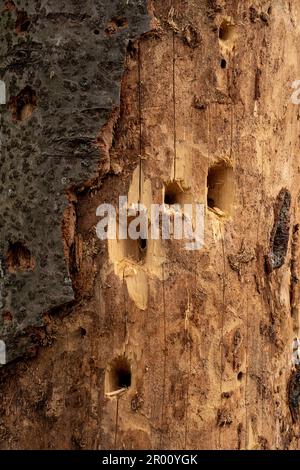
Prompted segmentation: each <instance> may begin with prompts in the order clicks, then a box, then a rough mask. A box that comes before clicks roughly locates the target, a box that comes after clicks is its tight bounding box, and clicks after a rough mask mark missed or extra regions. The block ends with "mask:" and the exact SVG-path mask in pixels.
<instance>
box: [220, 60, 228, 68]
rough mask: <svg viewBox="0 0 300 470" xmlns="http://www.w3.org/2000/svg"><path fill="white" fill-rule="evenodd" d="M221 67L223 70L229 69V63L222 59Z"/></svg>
mask: <svg viewBox="0 0 300 470" xmlns="http://www.w3.org/2000/svg"><path fill="white" fill-rule="evenodd" d="M220 66H221V69H226V67H227V62H226V60H225V59H222V60H221V63H220Z"/></svg>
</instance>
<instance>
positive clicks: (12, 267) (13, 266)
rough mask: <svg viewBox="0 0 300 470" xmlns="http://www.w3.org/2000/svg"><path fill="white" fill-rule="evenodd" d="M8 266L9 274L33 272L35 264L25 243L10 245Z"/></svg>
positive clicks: (7, 258)
mask: <svg viewBox="0 0 300 470" xmlns="http://www.w3.org/2000/svg"><path fill="white" fill-rule="evenodd" d="M6 265H7V269H8V271H9V272H17V271H33V269H34V267H35V262H34V259H33V257H32V255H31V252H30V250H28V248H27V247H26V246H25V245H24V244H23V243H21V242H15V243H10V244H9V247H8V250H7V254H6Z"/></svg>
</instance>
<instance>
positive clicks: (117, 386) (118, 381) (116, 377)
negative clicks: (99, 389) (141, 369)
mask: <svg viewBox="0 0 300 470" xmlns="http://www.w3.org/2000/svg"><path fill="white" fill-rule="evenodd" d="M130 386H131V366H130V363H129V361H128V360H127V358H126V357H117V358H116V359H114V360H113V361H112V363H111V364H110V366H109V367H108V369H107V371H106V393H112V392H117V391H118V390H121V389H124V388H129V387H130Z"/></svg>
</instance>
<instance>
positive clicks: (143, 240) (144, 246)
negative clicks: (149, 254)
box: [139, 238, 147, 251]
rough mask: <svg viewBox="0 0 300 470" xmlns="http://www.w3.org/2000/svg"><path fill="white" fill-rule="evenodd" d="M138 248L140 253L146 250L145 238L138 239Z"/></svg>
mask: <svg viewBox="0 0 300 470" xmlns="http://www.w3.org/2000/svg"><path fill="white" fill-rule="evenodd" d="M139 248H140V250H141V251H145V250H146V248H147V239H146V238H139Z"/></svg>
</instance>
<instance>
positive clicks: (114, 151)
mask: <svg viewBox="0 0 300 470" xmlns="http://www.w3.org/2000/svg"><path fill="white" fill-rule="evenodd" d="M83 3H84V6H83ZM58 4H59V6H58ZM108 4H109V8H108ZM271 4H272V5H271ZM28 5H30V6H28ZM67 5H69V6H68V7H64V8H62V7H61V5H60V2H55V1H50V0H48V1H39V2H38V1H36V2H34V1H31V2H25V1H24V2H22V1H16V2H15V6H12V2H7V4H6V9H5V8H4V7H3V9H2V15H1V34H2V35H3V41H2V42H1V51H2V53H1V54H3V56H5V58H6V59H7V62H6V65H5V68H3V69H1V70H2V79H3V80H4V81H5V82H6V83H7V86H8V89H9V103H10V104H9V106H8V107H7V108H6V111H5V110H4V109H2V114H1V115H2V139H3V141H2V154H1V159H2V161H1V177H2V183H1V184H2V185H1V191H2V193H3V196H2V194H1V205H2V219H1V230H3V234H2V235H1V237H2V238H1V243H2V246H1V249H2V252H3V266H5V269H4V268H3V270H4V273H3V274H4V279H3V285H4V287H3V291H2V292H3V302H5V305H4V308H3V317H2V318H3V324H2V331H3V335H4V336H5V335H6V336H5V339H7V340H8V342H9V345H10V348H11V349H10V354H11V358H15V357H17V356H20V354H22V352H23V351H27V352H28V348H29V352H30V351H32V347H30V344H31V342H32V343H33V344H34V345H35V344H37V343H38V344H42V345H43V347H41V348H39V350H38V353H37V356H36V357H34V358H31V359H28V358H27V359H24V358H23V359H21V360H18V362H14V363H11V364H10V365H7V366H5V367H4V368H3V370H2V371H1V395H2V401H1V405H0V407H1V425H0V439H1V448H2V449H8V448H22V449H25V448H38V449H48V448H65V449H70V448H72V449H86V448H93V449H96V448H100V449H107V448H121V449H123V448H127V449H136V448H154V449H156V448H172V449H177V448H178V449H180V448H183V447H184V448H187V449H193V448H198V449H245V448H246V449H268V448H271V449H276V448H278V449H287V448H289V449H294V448H298V447H299V442H298V439H299V438H298V435H299V422H298V417H299V411H298V399H299V395H300V391H299V387H300V386H299V371H294V370H293V367H292V363H291V354H292V343H293V338H294V337H295V336H298V329H299V318H298V317H299V312H298V310H299V287H298V284H297V280H298V276H299V269H300V267H299V236H298V228H299V227H298V224H299V210H298V200H299V182H300V176H299V175H300V172H299V170H300V167H299V161H298V152H299V108H298V107H297V106H295V105H293V104H292V103H291V101H290V95H291V93H292V91H293V90H292V89H291V83H292V82H293V81H294V80H296V79H298V78H300V77H299V75H300V70H299V64H298V59H297V56H298V49H297V48H298V44H299V36H300V29H299V24H300V6H299V5H298V4H297V2H289V1H287V0H274V1H272V2H270V1H267V0H266V1H261V0H256V1H255V0H251V1H249V0H243V1H237V0H228V1H225V0H224V1H222V0H202V1H200V0H197V1H196V0H189V1H184V0H173V1H170V0H163V1H162V0H154V1H153V2H151V3H150V2H149V4H148V5H146V2H142V1H140V2H138V1H132V2H131V1H129V2H126V1H124V2H122V1H121V0H120V1H116V2H107V1H100V0H99V1H96V0H95V1H90V2H79V1H75V0H74V1H73V2H71V1H70V2H67ZM70 5H72V7H71V6H70ZM126 5H127V6H126ZM125 7H126V8H127V9H125V10H124V8H125ZM146 7H147V8H148V11H147V8H146ZM120 9H121V10H120ZM63 11H64V14H62V12H63ZM20 12H26V15H27V16H26V18H27V17H28V18H29V21H30V24H29V26H28V28H25V29H26V31H25V32H24V31H22V27H21V26H20V24H19V23H20V22H21V23H22V21H21V20H20ZM22 15H24V13H22ZM18 18H19V23H18ZM23 18H24V16H23ZM150 21H151V24H150ZM20 28H21V31H20ZM23 29H24V26H23ZM51 31H52V32H51ZM96 31H98V32H96ZM18 35H19V36H18ZM137 36H139V37H137ZM134 37H135V38H136V39H134ZM128 38H131V39H132V40H131V41H130V42H129V43H128V41H127V53H126V62H125V66H124V64H123V59H124V56H125V45H126V40H128ZM24 42H25V43H24ZM25 44H27V46H25ZM104 45H106V46H104ZM97 47H99V49H97ZM101 47H104V49H105V47H106V49H105V51H106V53H107V55H105V53H104V52H102V49H101ZM53 48H54V49H53ZM102 54H103V55H102ZM52 61H54V63H53V64H52ZM114 73H116V76H114ZM121 77H122V86H121V99H120V105H119V106H118V81H119V80H120V79H121ZM65 82H68V83H67V84H65ZM112 82H113V88H114V87H115V88H114V92H112V90H111V88H110V87H111V86H112ZM87 83H88V84H87ZM69 85H70V86H72V87H73V86H74V87H76V93H75V97H74V94H73V93H74V92H75V91H74V92H73V91H72V89H71V91H69V90H70V89H69V88H68V87H69ZM26 87H30V88H26ZM86 87H88V89H87V88H86ZM74 90H75V88H74ZM71 92H72V93H71ZM20 93H22V94H21V95H20V96H21V98H20V96H19V94H20ZM71 95H72V101H71ZM18 96H19V102H20V99H21V103H23V105H22V106H21V107H20V106H18ZM106 100H107V101H106ZM24 106H25V109H22V108H24ZM99 108H101V109H99ZM103 109H104V110H103ZM97 136H98V140H97ZM94 145H95V147H94ZM82 146H83V148H82ZM97 147H98V148H97ZM92 149H93V150H92ZM99 154H100V155H99ZM56 157H57V158H56ZM69 157H70V163H67V161H66V162H65V160H63V163H62V159H68V158H69ZM84 162H87V167H86V169H84V170H82V168H85V163H84ZM24 165H25V166H26V165H27V166H29V168H30V170H29V169H28V170H26V171H28V174H29V175H30V178H31V179H30V180H29V181H28V176H26V173H25V170H24ZM61 178H69V180H68V182H69V184H64V185H63V186H61ZM64 181H65V180H64ZM174 181H175V182H177V183H178V184H177V186H176V185H175V186H174V185H173V186H172V197H173V196H174V192H175V196H176V188H180V197H184V198H185V200H186V201H194V202H196V201H198V202H203V203H205V204H206V203H207V207H206V211H205V246H204V248H203V249H201V250H199V251H195V252H188V251H186V250H185V248H184V243H183V242H181V241H174V240H170V241H148V244H147V249H146V252H143V253H142V254H140V253H139V251H136V246H133V245H132V244H127V243H126V242H117V241H115V242H113V241H110V242H109V243H107V242H101V241H100V240H99V239H98V238H97V237H96V233H95V226H96V224H97V222H98V218H97V217H96V208H97V207H98V206H99V204H101V203H102V202H110V203H113V204H115V205H116V206H117V205H118V196H119V195H127V194H128V195H129V200H130V201H131V202H137V199H138V200H141V201H142V202H144V203H145V204H146V205H148V204H149V203H150V202H159V203H161V202H162V201H163V198H164V188H165V186H166V187H168V184H169V183H170V182H174ZM26 182H27V184H28V186H27V187H26V185H25V183H26ZM79 183H80V184H79ZM65 188H67V193H66V189H65ZM174 188H175V189H174ZM10 189H12V192H10ZM178 191H179V190H178ZM66 194H67V196H66ZM178 197H179V196H178ZM55 204H56V207H57V208H58V209H54V206H55ZM26 210H27V211H28V215H27V216H26ZM17 214H19V215H17ZM16 244H17V246H16ZM43 262H45V263H46V264H45V265H43ZM14 271H17V272H14ZM20 271H21V273H20ZM65 278H66V279H69V278H71V279H72V287H71V286H68V285H67V286H65V283H64V279H65ZM32 291H33V293H32V295H30V292H32ZM73 292H74V293H75V300H74V301H73V302H72V303H70V304H66V305H65V306H64V307H61V308H56V309H55V311H49V309H50V307H53V306H56V307H57V306H59V305H60V304H62V303H66V302H68V301H71V300H72V298H73V297H72V296H73ZM24 309H25V310H24ZM46 311H48V314H44V315H42V314H43V312H46ZM22 312H23V313H22ZM22 315H23V316H22ZM43 322H44V327H42V326H41V325H42V323H43ZM30 326H31V329H30V328H29V327H30ZM37 326H40V328H39V329H37ZM20 338H21V340H20ZM129 370H130V371H131V384H130V387H129V388H128V389H127V390H125V391H124V392H123V393H117V394H115V395H114V394H111V392H113V391H114V388H115V386H116V384H115V382H116V380H117V379H116V374H117V373H119V375H122V380H121V382H122V381H123V382H127V384H128V373H129ZM121 382H119V383H118V384H117V385H123V384H122V383H121ZM124 384H125V383H124ZM125 385H126V384H125Z"/></svg>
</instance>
